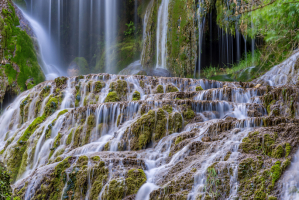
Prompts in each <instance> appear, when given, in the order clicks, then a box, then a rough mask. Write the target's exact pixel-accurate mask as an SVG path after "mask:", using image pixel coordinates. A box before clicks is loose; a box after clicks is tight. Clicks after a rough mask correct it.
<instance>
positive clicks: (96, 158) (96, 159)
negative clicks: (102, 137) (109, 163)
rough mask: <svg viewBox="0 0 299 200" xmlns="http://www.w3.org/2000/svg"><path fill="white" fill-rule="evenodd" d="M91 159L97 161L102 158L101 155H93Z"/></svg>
mask: <svg viewBox="0 0 299 200" xmlns="http://www.w3.org/2000/svg"><path fill="white" fill-rule="evenodd" d="M91 160H93V161H95V162H97V161H100V160H101V158H100V156H93V157H91Z"/></svg>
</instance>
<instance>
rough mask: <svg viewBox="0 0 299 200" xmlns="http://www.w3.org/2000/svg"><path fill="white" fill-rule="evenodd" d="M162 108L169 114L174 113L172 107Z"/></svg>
mask: <svg viewBox="0 0 299 200" xmlns="http://www.w3.org/2000/svg"><path fill="white" fill-rule="evenodd" d="M162 108H163V110H165V111H167V112H168V113H172V111H173V108H172V106H171V105H165V106H163V107H162Z"/></svg>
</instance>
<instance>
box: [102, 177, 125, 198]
mask: <svg viewBox="0 0 299 200" xmlns="http://www.w3.org/2000/svg"><path fill="white" fill-rule="evenodd" d="M124 194H125V183H124V181H122V180H116V179H113V180H111V181H110V182H109V186H108V187H105V192H104V194H103V199H107V200H121V199H123V197H124Z"/></svg>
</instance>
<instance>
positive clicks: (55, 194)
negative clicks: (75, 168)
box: [48, 157, 71, 199]
mask: <svg viewBox="0 0 299 200" xmlns="http://www.w3.org/2000/svg"><path fill="white" fill-rule="evenodd" d="M69 159H70V157H67V158H65V159H64V160H63V161H62V162H60V163H59V164H58V165H57V166H56V167H55V168H54V172H53V174H52V175H51V176H52V178H53V180H52V181H51V182H50V185H49V186H48V188H49V190H50V192H51V193H50V195H49V199H58V198H60V197H61V193H62V189H63V188H64V185H65V182H66V175H65V172H64V171H65V170H66V169H68V168H69V167H70V166H71V165H70V163H69Z"/></svg>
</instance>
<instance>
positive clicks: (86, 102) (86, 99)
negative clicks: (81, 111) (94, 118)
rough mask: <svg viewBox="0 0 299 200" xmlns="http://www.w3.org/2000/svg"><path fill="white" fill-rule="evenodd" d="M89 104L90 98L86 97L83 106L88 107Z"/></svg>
mask: <svg viewBox="0 0 299 200" xmlns="http://www.w3.org/2000/svg"><path fill="white" fill-rule="evenodd" d="M87 104H88V97H87V96H86V97H85V98H84V101H83V106H87Z"/></svg>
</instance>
